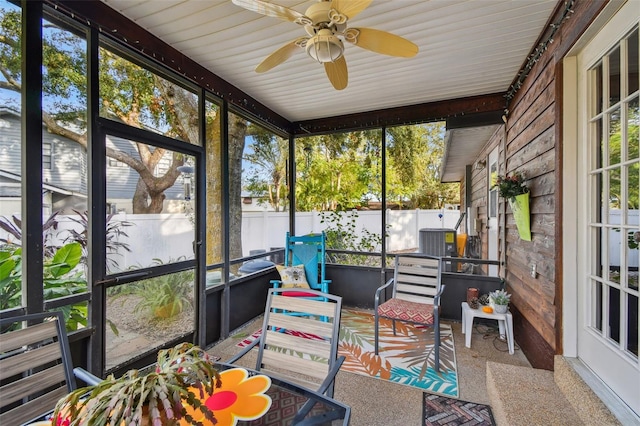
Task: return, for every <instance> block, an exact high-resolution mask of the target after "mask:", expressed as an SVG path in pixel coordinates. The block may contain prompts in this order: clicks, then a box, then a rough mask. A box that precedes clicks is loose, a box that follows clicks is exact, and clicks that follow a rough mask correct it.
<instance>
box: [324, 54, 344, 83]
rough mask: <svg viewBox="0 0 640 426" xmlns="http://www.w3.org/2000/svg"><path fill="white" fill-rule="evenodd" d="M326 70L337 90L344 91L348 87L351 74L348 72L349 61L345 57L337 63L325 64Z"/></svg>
mask: <svg viewBox="0 0 640 426" xmlns="http://www.w3.org/2000/svg"><path fill="white" fill-rule="evenodd" d="M324 70H325V72H326V73H327V77H329V81H330V82H331V84H332V85H333V87H334V88H335V89H336V90H342V89H344V88H345V87H347V83H349V73H348V71H347V61H346V59H344V56H340V58H338V59H336V60H335V62H325V63H324Z"/></svg>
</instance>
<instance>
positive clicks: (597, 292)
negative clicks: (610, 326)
mask: <svg viewBox="0 0 640 426" xmlns="http://www.w3.org/2000/svg"><path fill="white" fill-rule="evenodd" d="M592 312H593V322H592V324H591V325H592V326H593V327H595V328H596V329H597V330H599V331H602V283H599V282H595V288H594V297H593V310H592Z"/></svg>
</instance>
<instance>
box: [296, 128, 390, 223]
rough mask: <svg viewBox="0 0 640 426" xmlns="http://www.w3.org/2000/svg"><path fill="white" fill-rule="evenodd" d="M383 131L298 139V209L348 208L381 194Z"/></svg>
mask: <svg viewBox="0 0 640 426" xmlns="http://www.w3.org/2000/svg"><path fill="white" fill-rule="evenodd" d="M380 140H381V139H380V131H379V130H374V131H360V132H351V133H337V134H330V135H322V136H312V137H307V138H300V139H298V140H296V156H295V158H296V167H297V178H296V208H297V210H299V211H310V210H314V209H315V210H320V211H325V210H347V209H353V208H356V207H359V206H361V205H363V204H364V203H366V200H367V199H369V198H371V197H373V196H375V194H379V193H380V190H379V187H380V177H381V175H382V174H381V169H380V162H379V153H380Z"/></svg>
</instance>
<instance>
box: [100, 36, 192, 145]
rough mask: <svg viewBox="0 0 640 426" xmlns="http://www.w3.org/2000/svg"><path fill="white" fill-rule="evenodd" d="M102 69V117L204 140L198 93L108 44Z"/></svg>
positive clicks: (102, 56)
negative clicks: (152, 70)
mask: <svg viewBox="0 0 640 426" xmlns="http://www.w3.org/2000/svg"><path fill="white" fill-rule="evenodd" d="M99 72H100V116H101V117H104V118H107V119H110V120H117V121H119V122H122V123H125V124H128V125H129V126H134V127H139V128H142V129H147V130H153V131H156V132H160V133H161V134H163V135H165V136H168V137H170V138H174V139H179V140H181V141H184V142H188V143H191V144H195V145H200V144H201V141H200V133H199V126H198V117H199V114H198V97H197V96H196V94H195V93H192V92H191V91H189V90H187V89H185V88H184V87H182V86H180V85H178V84H176V83H174V82H172V81H169V80H167V79H165V78H163V77H161V76H159V75H158V74H156V73H154V72H151V71H150V70H148V69H146V68H143V67H141V66H139V65H137V64H135V63H133V62H132V61H129V60H128V59H126V58H125V57H123V56H122V55H120V54H118V53H116V52H114V51H113V50H110V49H109V48H106V47H101V48H100V51H99Z"/></svg>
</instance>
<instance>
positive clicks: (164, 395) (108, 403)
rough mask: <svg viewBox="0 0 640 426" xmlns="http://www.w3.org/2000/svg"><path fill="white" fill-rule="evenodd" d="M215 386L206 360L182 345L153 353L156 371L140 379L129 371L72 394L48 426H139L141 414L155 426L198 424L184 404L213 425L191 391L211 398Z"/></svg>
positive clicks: (216, 377)
mask: <svg viewBox="0 0 640 426" xmlns="http://www.w3.org/2000/svg"><path fill="white" fill-rule="evenodd" d="M220 386H221V381H220V375H219V373H218V371H217V370H216V369H215V367H214V366H213V363H212V360H211V358H210V356H209V355H208V354H207V353H206V352H205V351H204V350H202V349H201V348H199V347H198V346H195V345H193V344H191V343H181V344H179V345H177V346H175V347H174V348H171V349H168V350H161V351H159V352H158V360H157V362H156V370H155V372H151V373H149V374H147V375H140V373H139V372H138V371H137V370H130V371H128V372H127V373H125V374H124V375H123V376H122V377H120V378H118V379H116V378H114V376H113V375H110V376H109V377H107V379H106V380H104V381H102V382H100V383H99V384H97V385H94V386H89V387H85V388H80V389H77V390H75V391H73V392H71V393H70V394H68V395H67V396H65V397H64V398H62V399H61V400H60V401H58V403H57V404H56V408H55V411H54V415H53V420H52V424H54V425H58V424H65V425H69V426H80V425H83V426H84V425H92V424H96V425H104V424H113V425H119V424H126V425H134V424H138V425H139V424H143V422H142V419H143V418H144V417H145V415H146V416H148V417H149V420H150V421H149V424H152V425H154V426H155V425H162V424H172V423H174V422H175V420H179V419H184V420H185V421H186V422H188V423H189V424H198V422H196V421H195V419H193V417H192V416H190V415H189V414H188V413H187V410H186V409H185V407H184V404H185V403H186V404H188V405H190V406H191V407H193V408H194V410H199V411H200V412H201V413H202V414H203V415H204V416H205V417H206V419H207V420H208V421H209V422H211V423H212V424H215V422H216V420H215V417H214V413H213V412H212V411H211V410H210V409H209V408H208V407H207V406H206V405H205V404H203V403H202V401H201V399H200V397H201V396H202V395H201V394H200V395H197V394H196V393H194V391H193V390H192V389H194V388H195V389H199V390H200V392H201V393H202V392H206V393H208V394H212V393H213V389H214V388H219V387H220ZM87 395H88V396H87ZM172 420H173V421H174V422H172Z"/></svg>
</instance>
